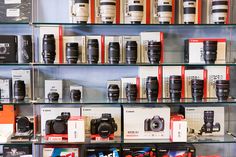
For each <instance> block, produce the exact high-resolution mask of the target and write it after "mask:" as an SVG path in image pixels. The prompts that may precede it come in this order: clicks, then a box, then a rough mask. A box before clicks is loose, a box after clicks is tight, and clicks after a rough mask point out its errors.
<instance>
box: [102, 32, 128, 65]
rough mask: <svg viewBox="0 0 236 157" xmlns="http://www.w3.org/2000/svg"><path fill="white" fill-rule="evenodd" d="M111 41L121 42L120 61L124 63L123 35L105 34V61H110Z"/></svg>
mask: <svg viewBox="0 0 236 157" xmlns="http://www.w3.org/2000/svg"><path fill="white" fill-rule="evenodd" d="M110 42H119V44H120V62H119V63H124V60H123V43H122V36H105V63H109V58H108V57H109V43H110Z"/></svg>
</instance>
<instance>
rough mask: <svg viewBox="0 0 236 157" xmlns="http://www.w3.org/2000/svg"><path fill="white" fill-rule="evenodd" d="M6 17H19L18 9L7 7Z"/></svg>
mask: <svg viewBox="0 0 236 157" xmlns="http://www.w3.org/2000/svg"><path fill="white" fill-rule="evenodd" d="M6 15H7V17H19V16H20V9H7V13H6Z"/></svg>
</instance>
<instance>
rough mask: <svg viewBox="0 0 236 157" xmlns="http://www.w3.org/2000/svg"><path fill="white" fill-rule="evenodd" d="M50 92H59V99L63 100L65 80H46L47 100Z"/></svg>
mask: <svg viewBox="0 0 236 157" xmlns="http://www.w3.org/2000/svg"><path fill="white" fill-rule="evenodd" d="M50 92H57V93H58V94H59V99H62V98H63V80H45V99H48V94H49V93H50Z"/></svg>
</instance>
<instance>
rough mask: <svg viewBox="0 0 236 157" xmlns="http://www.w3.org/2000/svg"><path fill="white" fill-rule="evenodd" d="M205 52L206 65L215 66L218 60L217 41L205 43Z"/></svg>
mask: <svg viewBox="0 0 236 157" xmlns="http://www.w3.org/2000/svg"><path fill="white" fill-rule="evenodd" d="M203 51H204V60H205V63H206V64H214V63H215V61H216V59H217V41H209V40H207V41H204V42H203Z"/></svg>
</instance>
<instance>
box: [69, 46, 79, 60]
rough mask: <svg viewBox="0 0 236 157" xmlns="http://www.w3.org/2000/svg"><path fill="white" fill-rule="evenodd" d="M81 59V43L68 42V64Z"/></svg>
mask: <svg viewBox="0 0 236 157" xmlns="http://www.w3.org/2000/svg"><path fill="white" fill-rule="evenodd" d="M78 59H79V44H78V43H66V60H67V63H68V64H76V63H77V62H78Z"/></svg>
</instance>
